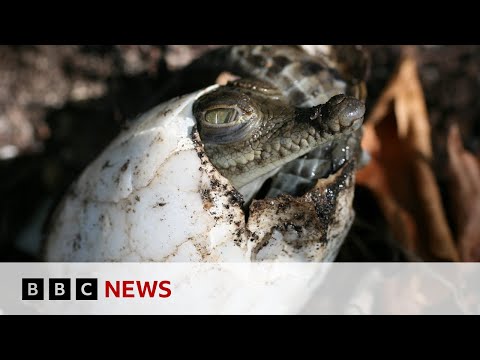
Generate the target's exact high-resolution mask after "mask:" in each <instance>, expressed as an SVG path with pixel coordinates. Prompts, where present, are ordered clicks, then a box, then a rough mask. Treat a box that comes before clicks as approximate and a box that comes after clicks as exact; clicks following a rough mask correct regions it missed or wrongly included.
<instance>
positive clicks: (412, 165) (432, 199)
mask: <svg viewBox="0 0 480 360" xmlns="http://www.w3.org/2000/svg"><path fill="white" fill-rule="evenodd" d="M370 133H373V134H370ZM365 135H366V136H365V138H364V141H363V142H362V146H363V147H364V148H365V149H367V150H368V151H369V152H370V153H371V155H372V161H371V163H370V164H369V165H367V166H366V167H365V168H363V169H362V170H360V171H359V173H358V176H357V181H358V183H359V184H364V185H366V186H368V187H369V188H370V189H371V190H372V191H373V192H374V193H375V194H376V196H377V199H378V201H379V204H380V206H381V207H382V209H383V211H384V213H385V216H386V218H387V220H388V222H389V223H390V226H391V228H392V231H393V233H394V235H395V237H396V239H397V240H398V241H400V242H401V243H402V244H403V245H404V246H405V247H406V248H407V249H408V250H410V251H413V252H415V253H416V254H418V255H420V256H421V257H423V258H425V259H428V260H450V261H458V260H459V254H458V251H457V249H456V246H455V243H454V241H453V237H452V234H451V231H450V228H449V226H448V223H447V220H446V216H445V212H444V209H443V206H442V202H441V196H440V191H439V188H438V185H437V183H436V180H435V176H434V174H433V171H432V169H431V160H432V145H431V140H430V124H429V122H428V114H427V109H426V104H425V98H424V96H423V91H422V86H421V83H420V80H419V78H418V73H417V64H416V62H415V59H414V56H413V55H412V54H407V55H406V56H405V57H404V59H403V60H402V61H401V63H400V66H399V68H398V70H397V72H396V73H395V75H394V76H393V78H392V80H391V81H390V83H389V84H388V86H387V87H386V89H385V90H384V91H383V93H382V95H381V96H380V98H379V100H378V101H377V104H376V105H375V106H374V108H373V110H372V112H371V115H370V117H369V118H368V119H367V121H366V125H365Z"/></svg>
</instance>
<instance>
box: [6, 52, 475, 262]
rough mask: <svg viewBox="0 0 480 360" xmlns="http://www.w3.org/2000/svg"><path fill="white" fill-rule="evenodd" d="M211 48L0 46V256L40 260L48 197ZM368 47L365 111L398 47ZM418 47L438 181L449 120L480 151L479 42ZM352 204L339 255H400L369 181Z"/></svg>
mask: <svg viewBox="0 0 480 360" xmlns="http://www.w3.org/2000/svg"><path fill="white" fill-rule="evenodd" d="M212 47H214V46H208V45H193V46H186V45H177V46H160V45H128V46H127V45H118V46H90V45H88V46H86V45H68V46H50V45H47V46H0V79H2V80H1V82H0V177H1V178H2V181H1V182H0V198H1V199H2V200H1V202H0V261H30V260H38V258H37V257H36V256H35V255H34V254H35V252H36V251H35V245H34V244H33V245H32V243H30V242H29V237H31V233H32V232H38V231H39V229H41V227H42V224H43V219H44V218H45V216H46V213H48V212H49V211H50V209H51V208H52V204H54V203H55V202H56V200H57V199H59V198H60V197H61V195H62V194H63V192H64V191H65V189H66V188H67V187H68V186H69V184H71V182H72V181H73V180H74V179H75V177H76V176H78V174H79V173H80V172H81V171H82V170H83V169H84V167H85V166H86V165H87V164H88V163H89V162H90V161H92V160H93V159H94V158H95V157H96V156H97V155H98V154H99V152H100V151H101V150H102V149H103V148H104V147H105V146H106V144H108V143H109V142H110V140H112V138H113V137H114V136H115V135H116V134H117V133H118V132H119V131H120V130H121V128H122V126H124V125H125V124H126V122H127V121H131V120H132V119H134V118H135V117H136V116H137V115H139V114H141V113H142V112H144V111H146V110H148V109H149V108H150V107H152V106H153V105H154V104H156V103H158V102H160V101H162V100H165V99H163V98H162V94H163V93H164V86H165V84H166V83H168V82H169V80H170V79H172V77H173V76H174V75H175V72H176V71H179V70H180V69H181V68H182V67H184V66H185V65H187V64H188V63H190V62H191V61H192V59H194V58H196V57H198V56H200V55H201V54H202V53H203V52H205V51H207V50H208V49H210V48H212ZM367 48H368V49H369V51H370V52H371V56H372V70H371V73H370V78H369V80H368V83H367V86H368V94H369V97H368V102H367V111H368V109H369V108H371V106H372V105H373V104H374V103H375V100H376V99H377V98H378V96H379V94H380V93H381V91H382V89H383V87H384V86H385V84H386V83H387V81H388V80H389V78H390V76H391V75H392V73H393V71H394V70H395V67H396V65H397V63H398V60H399V57H400V53H401V46H384V45H382V46H380V45H378V46H367ZM417 50H418V52H417V53H418V60H419V65H420V69H419V70H420V75H421V79H422V83H423V86H424V90H425V96H426V99H427V103H428V110H429V113H430V121H431V124H432V141H433V146H434V150H435V170H436V176H437V179H438V181H439V184H440V186H441V188H442V189H444V186H445V184H444V183H445V176H446V174H445V173H444V171H445V170H444V168H445V167H444V166H443V165H444V164H445V160H446V149H445V141H446V134H447V129H448V127H449V126H450V124H452V123H454V122H456V123H458V124H459V125H460V130H461V133H462V136H463V139H464V142H465V145H466V147H467V148H468V149H470V150H471V151H472V152H474V153H475V154H480V121H479V118H480V102H478V101H477V99H476V94H478V93H480V92H479V90H480V46H466V45H462V46H456V45H455V46H452V45H450V46H418V47H417ZM444 201H445V202H446V201H448V200H447V198H446V197H445V198H444ZM355 208H356V212H357V220H356V222H355V226H354V228H353V229H352V232H351V234H350V236H349V238H348V239H347V241H346V242H345V245H344V247H343V249H342V251H341V254H340V256H339V260H342V261H362V260H370V261H392V260H394V261H399V260H404V259H405V256H404V254H403V253H402V250H401V248H399V247H398V246H397V245H396V244H395V243H394V242H393V241H391V234H390V232H389V229H388V226H387V225H386V223H385V220H384V219H383V217H382V214H381V212H380V211H379V210H378V206H377V205H376V203H375V201H374V200H373V198H372V196H371V194H369V192H368V190H366V189H362V188H357V196H356V197H355ZM359 239H362V241H361V242H360V241H359Z"/></svg>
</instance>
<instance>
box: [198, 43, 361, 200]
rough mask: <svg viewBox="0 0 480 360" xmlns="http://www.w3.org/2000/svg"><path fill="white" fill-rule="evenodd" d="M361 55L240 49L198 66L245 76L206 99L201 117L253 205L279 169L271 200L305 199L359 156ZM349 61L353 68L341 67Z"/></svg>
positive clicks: (210, 150)
mask: <svg viewBox="0 0 480 360" xmlns="http://www.w3.org/2000/svg"><path fill="white" fill-rule="evenodd" d="M359 54H362V56H363V52H360V51H358V50H357V52H355V48H354V47H340V48H336V49H335V50H334V48H331V49H330V51H329V53H328V54H327V51H325V52H320V53H316V54H308V53H307V52H306V51H305V50H304V49H301V48H299V47H296V46H265V45H258V46H233V47H227V48H222V49H219V50H217V51H214V52H212V53H211V54H209V55H208V56H206V57H204V58H202V59H201V60H200V61H199V63H197V66H198V65H199V64H200V65H202V64H203V66H207V65H206V64H207V63H208V64H209V65H208V66H216V67H221V68H223V69H226V70H229V71H231V72H233V73H234V74H236V75H240V76H242V78H241V79H240V80H236V81H233V82H230V83H229V84H227V85H226V86H223V87H220V88H218V89H217V90H216V91H213V92H211V93H208V94H206V95H204V96H202V97H201V98H200V99H199V100H197V102H196V103H195V105H194V108H193V111H194V115H195V116H196V118H197V121H198V127H199V132H200V136H201V139H202V141H203V143H204V145H205V151H206V153H207V155H208V157H209V159H210V160H211V162H212V163H213V164H214V165H215V166H216V167H217V169H218V170H219V171H220V172H221V173H222V174H223V175H224V176H225V177H227V178H228V179H229V180H230V181H231V182H232V184H233V185H234V186H235V187H236V188H237V189H238V190H239V191H240V192H241V193H242V194H243V195H244V197H245V198H246V200H247V201H248V200H249V199H250V198H251V197H252V196H254V194H255V193H256V192H257V191H258V189H259V188H260V186H261V185H262V184H263V183H264V181H265V180H266V179H267V178H270V177H272V176H273V175H275V174H276V173H277V172H279V171H280V172H279V173H278V174H277V175H276V176H275V177H273V182H272V184H271V187H270V189H269V192H268V195H267V196H271V197H273V196H275V195H278V194H280V193H290V194H291V195H299V194H301V193H302V192H305V191H306V190H308V188H309V187H311V186H313V185H314V183H315V182H316V180H317V179H318V178H320V177H325V176H328V175H329V174H330V173H332V172H335V171H336V170H337V169H338V168H339V167H340V166H341V165H343V163H345V162H346V161H347V160H349V159H351V158H353V157H354V156H356V155H358V153H359V151H360V146H359V142H360V137H361V133H360V128H361V124H362V121H363V116H364V113H365V106H364V103H363V100H364V98H365V87H364V82H363V81H362V79H359V78H360V77H362V76H364V75H365V72H366V65H365V62H366V60H365V58H364V57H362V56H360V55H359ZM352 55H355V56H352ZM348 56H350V65H349V66H347V65H345V63H342V62H341V61H342V60H343V61H345V58H346V57H348ZM352 59H354V60H355V61H352ZM282 167H283V169H282Z"/></svg>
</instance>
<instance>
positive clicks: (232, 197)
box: [225, 189, 244, 207]
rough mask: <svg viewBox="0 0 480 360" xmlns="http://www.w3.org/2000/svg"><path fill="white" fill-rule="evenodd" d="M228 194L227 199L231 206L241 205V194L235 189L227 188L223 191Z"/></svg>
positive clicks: (242, 202)
mask: <svg viewBox="0 0 480 360" xmlns="http://www.w3.org/2000/svg"><path fill="white" fill-rule="evenodd" d="M225 194H226V195H227V196H228V201H229V202H230V204H231V205H233V206H240V207H242V206H243V204H244V201H243V196H242V194H240V193H239V192H238V191H237V190H235V189H233V190H229V191H227V192H226V193H225Z"/></svg>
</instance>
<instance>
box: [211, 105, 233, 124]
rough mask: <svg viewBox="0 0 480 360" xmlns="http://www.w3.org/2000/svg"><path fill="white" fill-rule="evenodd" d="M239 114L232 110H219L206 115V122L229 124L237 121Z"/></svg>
mask: <svg viewBox="0 0 480 360" xmlns="http://www.w3.org/2000/svg"><path fill="white" fill-rule="evenodd" d="M237 116H238V112H237V110H235V109H232V108H223V109H222V108H218V109H213V110H209V111H207V112H206V113H205V121H206V122H207V123H209V124H215V125H219V124H229V123H232V122H234V121H235V120H236V119H237Z"/></svg>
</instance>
